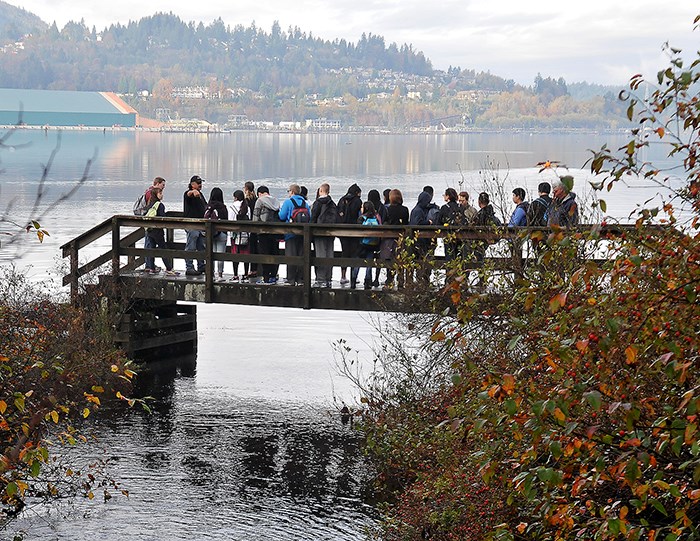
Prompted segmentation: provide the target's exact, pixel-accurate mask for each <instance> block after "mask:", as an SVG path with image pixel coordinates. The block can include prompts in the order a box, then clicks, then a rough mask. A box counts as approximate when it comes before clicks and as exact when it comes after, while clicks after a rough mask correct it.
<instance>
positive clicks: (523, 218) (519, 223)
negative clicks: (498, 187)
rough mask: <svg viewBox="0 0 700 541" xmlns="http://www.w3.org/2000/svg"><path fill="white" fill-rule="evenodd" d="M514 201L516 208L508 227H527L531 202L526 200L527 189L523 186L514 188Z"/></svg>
mask: <svg viewBox="0 0 700 541" xmlns="http://www.w3.org/2000/svg"><path fill="white" fill-rule="evenodd" d="M513 203H515V209H514V210H513V214H511V216H510V220H509V221H508V227H525V226H526V225H527V211H528V209H529V208H530V204H529V203H528V202H527V201H525V190H524V189H523V188H515V189H514V190H513Z"/></svg>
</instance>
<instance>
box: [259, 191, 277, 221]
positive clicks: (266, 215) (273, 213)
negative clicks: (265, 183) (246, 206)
mask: <svg viewBox="0 0 700 541" xmlns="http://www.w3.org/2000/svg"><path fill="white" fill-rule="evenodd" d="M279 210H280V204H279V202H278V201H277V199H275V198H274V197H272V196H271V195H261V196H260V197H259V198H258V200H257V201H256V203H255V208H254V209H253V221H254V222H278V221H279V220H278V219H277V213H278V212H279Z"/></svg>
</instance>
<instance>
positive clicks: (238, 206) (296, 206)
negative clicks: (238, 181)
mask: <svg viewBox="0 0 700 541" xmlns="http://www.w3.org/2000/svg"><path fill="white" fill-rule="evenodd" d="M203 182H204V179H202V178H201V177H200V176H198V175H194V176H193V177H191V179H190V182H189V185H188V187H187V189H186V190H185V192H184V194H183V216H184V217H185V218H195V219H208V220H236V221H261V222H291V223H319V224H338V223H340V224H361V225H364V226H377V225H393V226H405V225H412V226H425V225H434V226H438V225H440V226H442V225H444V226H461V225H474V226H482V227H484V226H493V225H496V226H499V225H501V221H500V220H499V218H498V217H497V216H496V213H495V211H494V208H493V206H492V204H491V202H490V197H489V194H487V193H486V192H482V193H480V194H479V196H478V209H477V208H475V207H473V206H471V205H470V203H469V194H468V193H467V192H465V191H462V192H459V193H458V192H457V191H456V190H455V189H454V188H447V189H446V190H445V192H444V194H443V200H444V204H443V205H442V206H438V205H437V204H436V203H434V202H433V197H434V190H433V188H432V187H431V186H425V187H424V188H423V190H422V192H421V193H420V195H419V196H418V201H417V203H416V205H415V206H414V207H413V209H412V210H411V211H410V212H409V210H408V208H407V207H406V206H405V205H404V201H403V195H402V193H401V191H400V190H398V189H386V190H384V192H383V200H382V196H381V195H380V193H379V191H378V190H374V189H373V190H370V191H369V192H368V194H367V199H366V200H364V201H363V199H362V189H361V188H360V187H359V186H358V185H357V184H352V185H351V186H350V187H349V188H348V190H347V192H346V193H345V195H343V196H342V197H341V198H340V199H338V201H337V203H336V202H335V201H334V200H333V198H332V197H331V194H330V191H331V187H330V185H329V184H328V183H323V184H321V185H320V186H319V188H318V190H317V193H316V198H315V199H314V201H313V203H312V204H309V202H308V191H307V189H306V188H305V187H303V186H299V185H298V184H291V185H289V188H288V190H287V195H288V197H287V198H286V199H285V200H284V201H283V202H282V203H281V204H280V202H279V201H278V200H277V199H276V198H275V197H273V196H272V195H271V194H270V190H269V189H268V187H267V186H264V185H261V186H259V187H258V188H257V190H255V186H254V184H253V183H252V182H246V183H245V184H244V185H243V189H239V190H235V191H234V192H233V194H232V196H233V197H232V200H231V203H230V204H229V205H227V204H226V203H225V202H224V194H223V191H222V190H221V188H218V187H215V188H213V189H212V190H211V192H210V195H209V200H208V201H207V199H206V197H205V195H204V194H203V192H202V185H203ZM164 188H165V179H163V178H162V177H156V178H155V179H154V181H153V185H152V186H150V187H149V188H148V190H146V193H145V194H144V195H143V196H142V197H141V198H140V201H141V200H142V199H145V205H144V204H143V202H141V203H139V202H137V205H139V204H140V205H141V206H143V207H144V212H137V210H136V206H135V208H134V212H135V213H136V214H141V215H144V214H145V215H146V216H165V205H164V204H163V202H162V199H163V190H164ZM551 190H553V195H554V197H550V195H549V194H550V191H551ZM538 192H539V197H538V198H537V199H535V200H534V201H533V202H532V203H531V204H528V203H527V202H526V201H525V190H524V189H522V188H516V189H514V190H513V202H514V203H515V204H516V207H515V210H514V211H513V214H512V216H511V219H510V222H509V223H508V226H511V227H517V226H545V225H560V226H571V225H577V223H578V208H577V206H576V201H575V198H576V196H575V194H573V193H570V192H569V190H568V189H567V187H566V186H565V185H564V184H563V183H561V182H559V183H555V184H554V187H553V188H552V187H551V186H550V184H549V183H546V182H543V183H540V185H539V187H538ZM279 241H280V238H279V236H278V235H277V234H267V233H253V232H246V231H239V232H232V233H231V234H230V239H229V234H228V233H227V232H225V231H220V232H217V233H216V234H215V235H214V238H213V239H212V248H213V250H214V251H215V252H225V251H227V250H230V251H231V252H232V253H234V254H262V255H278V253H279ZM284 241H285V242H284V245H285V255H287V256H301V255H303V237H302V236H300V235H295V234H293V233H287V234H285V236H284ZM313 244H314V250H315V255H316V257H317V258H326V259H328V258H332V257H333V255H334V245H335V238H334V237H332V236H326V235H321V234H319V235H315V236H314V238H313ZM340 245H341V252H342V257H344V258H362V259H375V258H379V259H383V260H392V259H394V257H395V256H396V249H397V240H396V239H392V238H386V239H381V238H379V237H375V236H372V235H371V234H369V233H368V236H366V237H340ZM144 247H145V248H166V242H165V236H164V232H163V229H162V228H157V227H150V228H147V229H146V240H145V244H144ZM204 248H205V237H204V232H203V231H201V230H198V229H193V230H187V240H186V243H185V250H187V251H192V252H203V251H204ZM433 248H434V246H433V242H432V241H431V239H422V238H419V239H416V240H415V242H414V246H413V248H412V249H413V250H414V251H415V254H416V255H417V256H418V257H419V258H420V257H425V256H427V255H429V253H430V252H431V250H432V249H433ZM484 251H485V247H484V248H482V249H479V248H478V247H477V248H476V249H475V248H474V246H472V249H471V253H474V254H475V255H476V258H477V260H479V259H481V260H483V257H484V254H483V252H484ZM460 255H464V243H459V242H457V241H450V240H446V241H445V258H446V259H448V260H449V259H453V258H455V257H458V256H460ZM163 262H164V264H165V267H166V274H177V273H176V272H175V271H174V270H173V263H172V260H170V259H168V258H164V259H163ZM241 265H242V267H243V272H242V273H239V270H240V267H241ZM204 266H205V262H204V260H203V259H198V260H197V261H196V265H195V260H194V259H185V267H186V271H185V273H186V275H188V276H197V275H201V274H203V273H204V270H205V268H204ZM278 267H279V265H277V264H273V263H263V264H261V265H256V264H252V265H249V264H248V263H239V262H234V263H233V277H232V278H230V281H232V282H247V281H251V280H255V281H258V280H262V282H263V283H266V284H277V283H280V284H291V285H300V284H301V283H302V281H303V275H302V268H301V267H299V266H296V265H288V266H287V278H286V281H279V278H278ZM145 270H146V272H149V273H157V272H160V269H159V268H158V267H156V266H155V259H154V258H153V257H146V269H145ZM340 270H341V277H340V284H341V285H343V286H344V285H347V284H349V286H350V287H351V288H353V289H354V288H356V287H357V285H358V278H359V273H360V267H351V268H350V269H349V272H348V268H347V267H341V269H340ZM216 271H217V273H216V275H215V276H216V277H217V279H219V280H223V275H224V261H218V262H217V269H216ZM332 271H333V266H332V265H327V264H326V265H316V266H315V272H316V283H315V285H316V286H318V287H331V285H332ZM380 272H381V269H380V268H379V267H377V268H376V269H375V272H374V276H373V267H367V268H366V271H365V276H364V287H365V288H366V289H370V288H373V287H379V286H380V283H379V278H380ZM427 272H428V274H429V270H428V271H427ZM397 278H398V280H397V282H398V286H399V287H402V286H403V282H404V281H405V275H404V276H398V277H397ZM419 278H424V279H427V277H426V276H422V277H421V276H419ZM383 285H384V286H385V287H387V288H392V287H394V273H393V271H392V269H391V267H388V268H387V273H386V281H385V283H384V284H383Z"/></svg>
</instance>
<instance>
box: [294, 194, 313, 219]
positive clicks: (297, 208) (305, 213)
mask: <svg viewBox="0 0 700 541" xmlns="http://www.w3.org/2000/svg"><path fill="white" fill-rule="evenodd" d="M292 205H294V209H293V210H292V216H291V218H290V219H289V221H290V222H292V223H295V224H308V223H309V222H310V221H311V213H310V212H309V208H308V207H307V206H306V205H300V204H298V203H297V202H296V201H295V200H294V198H293V197H292Z"/></svg>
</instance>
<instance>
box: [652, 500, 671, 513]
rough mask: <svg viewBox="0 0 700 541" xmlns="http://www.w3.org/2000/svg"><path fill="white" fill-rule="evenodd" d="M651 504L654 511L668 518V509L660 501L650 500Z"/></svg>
mask: <svg viewBox="0 0 700 541" xmlns="http://www.w3.org/2000/svg"><path fill="white" fill-rule="evenodd" d="M649 503H650V504H651V506H652V507H653V508H654V509H656V510H657V511H658V512H659V513H661V514H662V515H663V516H665V517H667V516H668V511H666V508H665V507H664V506H663V504H662V503H661V502H660V501H659V500H657V499H656V498H650V499H649Z"/></svg>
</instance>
